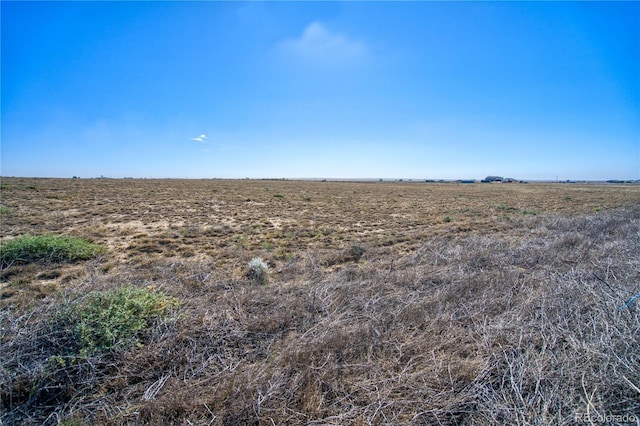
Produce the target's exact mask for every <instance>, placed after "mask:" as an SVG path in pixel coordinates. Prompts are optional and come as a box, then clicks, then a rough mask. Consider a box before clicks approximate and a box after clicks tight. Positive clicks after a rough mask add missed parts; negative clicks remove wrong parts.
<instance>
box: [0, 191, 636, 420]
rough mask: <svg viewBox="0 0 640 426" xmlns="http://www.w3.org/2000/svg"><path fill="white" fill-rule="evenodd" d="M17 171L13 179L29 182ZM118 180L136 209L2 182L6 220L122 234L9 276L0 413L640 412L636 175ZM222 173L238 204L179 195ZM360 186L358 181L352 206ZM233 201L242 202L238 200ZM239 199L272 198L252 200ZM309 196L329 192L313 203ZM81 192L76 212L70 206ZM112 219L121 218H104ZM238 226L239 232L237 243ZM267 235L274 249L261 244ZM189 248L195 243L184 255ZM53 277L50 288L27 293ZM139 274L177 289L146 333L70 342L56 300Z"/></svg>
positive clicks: (23, 416) (237, 416) (569, 416)
mask: <svg viewBox="0 0 640 426" xmlns="http://www.w3.org/2000/svg"><path fill="white" fill-rule="evenodd" d="M61 182H65V183H66V184H68V185H69V186H68V187H67V188H66V189H65V188H64V185H62V183H61ZM5 183H7V184H8V185H9V186H10V189H9V190H8V191H16V192H19V191H22V194H24V193H25V192H26V191H29V189H28V186H33V184H32V183H30V182H29V181H24V182H22V181H17V182H14V181H11V180H9V181H8V182H7V180H5V179H3V184H5ZM118 183H119V184H121V185H122V186H123V189H122V191H123V193H119V192H113V194H112V195H111V196H110V197H111V199H117V198H126V197H138V198H137V200H139V203H138V204H135V203H134V204H132V203H129V207H128V208H130V209H138V211H139V212H140V214H138V215H135V218H134V217H133V216H134V215H133V214H132V213H130V212H129V213H126V212H125V213H117V212H115V211H113V210H114V209H115V210H118V209H124V208H125V207H124V205H125V203H124V202H123V203H122V205H121V206H120V207H114V206H113V205H108V204H107V203H104V202H102V204H100V206H98V205H94V207H93V210H92V209H91V208H89V207H87V205H90V203H89V204H86V203H88V201H87V200H89V198H90V197H89V195H88V194H87V193H88V192H91V191H89V190H88V189H87V188H89V189H92V190H94V193H98V194H101V195H100V196H105V193H102V192H100V188H99V187H100V185H109V186H110V188H111V190H112V191H114V185H116V182H115V181H114V182H111V181H109V182H106V181H105V182H103V181H100V182H98V181H94V182H86V183H85V182H82V183H78V182H71V181H46V182H38V183H37V188H38V193H40V194H41V195H42V193H45V194H46V193H47V191H50V192H53V189H51V188H53V187H55V188H60V189H57V190H56V191H58V192H57V194H59V197H60V198H63V199H66V198H65V197H68V201H67V202H68V203H69V206H68V208H67V210H61V211H59V212H58V213H55V212H54V213H53V214H59V215H60V220H59V221H57V222H55V224H53V225H48V224H47V223H44V222H41V221H42V220H44V219H43V218H44V217H45V213H44V212H41V213H38V205H39V204H38V203H39V202H42V203H48V201H46V200H45V201H38V200H39V199H29V198H27V197H25V198H24V199H23V200H22V201H19V200H20V197H19V196H18V194H13V196H8V197H5V190H4V189H3V204H6V205H8V206H10V207H11V209H12V212H11V213H9V214H8V215H9V219H10V220H9V221H8V222H7V223H3V228H2V232H3V234H2V235H3V236H15V235H19V234H22V233H27V231H28V233H31V234H34V233H38V232H44V231H47V232H59V233H73V234H78V235H86V236H89V237H91V238H92V240H94V241H97V242H101V243H105V244H109V245H110V247H111V248H112V249H111V250H112V251H111V253H110V254H109V255H106V256H104V257H103V258H100V259H97V260H92V261H88V262H87V263H86V264H85V265H84V267H83V269H82V271H78V270H77V269H65V268H67V267H66V266H65V267H59V266H57V267H51V266H49V267H48V268H53V270H54V271H57V272H58V276H56V277H54V278H51V277H49V279H48V280H40V279H38V278H37V276H39V274H43V273H45V272H47V270H45V269H43V268H46V266H43V265H36V266H31V269H29V267H30V266H29V265H26V266H24V265H22V266H12V267H11V268H21V269H20V270H19V271H13V272H12V271H9V270H5V271H3V272H2V274H3V277H5V278H3V279H4V280H5V288H4V289H3V290H2V291H3V299H2V307H1V309H2V310H1V311H0V327H2V330H3V333H2V337H0V345H1V346H0V348H1V352H2V354H1V356H0V401H1V404H2V406H1V408H2V414H1V417H0V420H2V422H3V423H4V424H7V425H9V424H59V423H61V422H65V423H64V424H92V425H93V424H202V425H205V424H214V425H215V424H219V425H223V424H225V425H226V424H228V425H232V424H265V425H270V424H309V425H313V424H323V425H327V424H336V425H338V424H416V425H417V424H450V425H453V424H467V425H476V424H478V425H485V424H512V425H547V424H575V419H576V416H579V415H583V414H585V413H589V414H590V415H592V416H597V415H601V416H603V415H607V414H616V415H624V414H627V415H635V416H637V417H640V392H639V391H638V389H637V388H638V387H639V386H640V367H638V366H639V365H640V362H639V361H640V359H639V358H640V350H639V349H638V348H640V341H639V340H640V337H638V336H639V332H640V329H639V328H640V308H639V307H638V302H640V300H637V301H631V298H632V297H633V296H634V295H636V294H638V293H640V257H639V256H638V253H640V203H638V200H639V197H638V195H639V194H640V192H639V188H638V187H605V186H584V187H572V186H567V185H557V186H553V185H547V186H543V185H541V186H535V185H533V186H526V185H515V186H506V185H470V186H460V185H449V186H446V185H422V184H403V185H399V184H393V185H392V184H383V185H378V184H368V185H367V184H333V183H320V182H317V183H308V184H307V183H300V182H297V183H296V182H255V181H250V182H213V183H210V182H192V183H189V182H182V181H176V182H170V181H169V182H162V185H163V186H162V187H161V190H159V191H158V192H157V193H156V194H154V195H151V194H146V193H145V192H144V191H145V190H146V189H147V188H150V187H151V186H152V185H151V184H150V183H149V182H118ZM213 184H216V185H217V187H216V188H214V189H217V192H215V193H214V194H215V195H213V196H214V197H216V199H217V200H218V205H221V206H227V207H226V208H225V209H223V210H222V211H220V212H219V215H220V216H219V217H218V216H216V220H215V221H214V220H213V219H211V222H209V221H208V219H206V218H204V217H201V218H199V219H198V217H200V216H198V214H197V212H191V213H190V212H189V211H186V210H182V209H188V208H192V209H195V210H198V207H197V204H196V203H197V202H198V200H200V201H202V199H203V198H202V197H204V195H202V194H201V193H205V192H206V193H209V195H211V192H212V189H211V188H210V187H209V186H208V185H213ZM323 184H324V185H325V186H324V187H321V186H320V185H323ZM20 185H24V188H25V189H24V190H20V189H19V188H20ZM50 185H53V186H50ZM74 185H77V186H74ZM83 185H84V186H83ZM127 185H133V186H135V185H138V186H137V187H136V188H137V189H136V191H137V192H136V191H134V190H133V188H131V187H127ZM189 185H192V186H189ZM243 185H244V186H243ZM350 185H353V186H350ZM214 186H215V185H214ZM263 186H264V187H266V188H270V190H269V191H266V190H265V189H264V188H263ZM185 188H190V189H192V192H191V193H189V197H190V198H189V199H190V200H191V201H193V204H192V205H191V207H189V204H188V203H186V202H182V201H181V200H184V199H185V198H184V197H183V198H178V199H177V200H175V201H176V205H179V206H181V207H176V205H171V204H169V203H168V201H167V204H166V205H165V206H166V207H167V213H166V215H160V216H154V213H153V212H154V211H155V212H159V211H160V210H159V206H160V205H161V204H163V203H164V201H163V200H164V199H163V196H162V193H163V191H164V192H166V193H172V194H178V192H179V191H182V192H183V193H185V192H184V191H185ZM243 188H244V191H239V192H233V191H236V190H238V189H243ZM256 188H257V189H256ZM323 188H324V189H323ZM354 190H355V191H362V192H365V191H368V193H367V194H368V195H366V196H364V195H361V197H360V198H356V199H355V200H356V202H351V203H349V202H348V201H347V200H348V199H349V197H350V196H351V194H352V193H353V191H354ZM30 191H33V192H35V190H33V189H31V190H30ZM127 191H131V192H130V193H128V192H127ZM171 191H175V192H171ZM260 191H264V192H265V193H266V194H267V195H264V198H259V196H258V194H259V193H260ZM301 191H305V192H304V193H305V194H307V195H305V197H307V198H308V199H310V200H311V201H308V200H307V199H306V198H302V197H300V195H299V193H300V192H301ZM323 191H324V192H323ZM474 191H477V192H474ZM349 192H351V194H350V193H349ZM426 193H429V194H431V195H430V198H424V197H425V194H426ZM136 194H137V195H136ZM274 194H280V195H282V197H274V196H273V195H274ZM296 194H297V195H296ZM447 194H448V195H447ZM567 194H571V195H567ZM100 196H97V198H96V203H97V202H100V201H99V200H103V199H101V198H99V197H100ZM156 196H157V198H156ZM296 196H297V198H296ZM447 196H448V197H449V202H448V203H446V200H447ZM76 197H77V198H76ZM234 197H237V198H238V199H241V200H242V201H237V203H236V204H233V207H229V206H230V205H231V204H232V201H231V200H232V199H234ZM340 197H342V198H340ZM395 197H397V200H398V201H397V202H396V203H394V202H393V201H391V200H393V199H395ZM545 197H546V199H545ZM567 197H571V199H567ZM601 197H602V198H604V200H600V199H599V198H601ZM246 198H251V199H252V200H254V199H255V200H256V201H251V202H255V203H265V204H264V209H262V210H261V209H259V208H257V207H255V206H254V210H253V211H252V209H251V208H245V209H244V210H243V209H241V208H240V206H242V205H244V204H242V203H245V201H244V200H245V199H246ZM461 198H463V199H461ZM267 200H268V202H269V203H271V204H267ZM286 200H295V201H291V204H287V201H286ZM376 202H377V203H378V204H376ZM300 203H318V206H317V208H312V207H309V209H308V212H306V213H302V212H301V210H300V207H301V204H300ZM398 203H400V204H398ZM402 203H405V204H402ZM439 203H441V204H442V206H444V205H445V204H446V208H445V207H442V206H441V204H439ZM391 204H396V207H393V206H389V205H391ZM502 204H503V205H507V206H512V207H513V208H514V209H515V210H509V209H507V208H503V207H500V206H501V205H502ZM596 204H597V205H596ZM604 205H606V206H607V208H605V209H600V208H599V207H601V206H604ZM102 206H107V207H105V211H104V212H102V213H101V209H102ZM378 206H379V207H378ZM439 206H440V207H439ZM492 206H498V207H492ZM327 207H330V208H333V211H326V210H325V209H324V208H327ZM69 209H78V210H79V211H82V212H83V213H78V214H77V216H74V217H73V218H72V219H68V220H67V219H65V218H70V217H71V216H70V214H69V213H68V210H69ZM340 209H342V210H340ZM378 209H379V210H380V211H378ZM420 209H425V211H421V210H420ZM522 209H528V210H536V212H537V214H536V215H533V214H523V213H522V212H521V210H522ZM143 210H144V213H143ZM594 210H601V211H594ZM74 211H75V210H74ZM118 211H120V210H118ZM214 211H215V210H214ZM358 211H361V213H359V214H360V215H361V216H358V213H357V212H358ZM21 212H22V213H21ZM26 212H31V213H32V214H28V215H26V216H25V215H24V214H23V213H26ZM381 212H383V213H381ZM39 214H40V215H39ZM180 214H182V216H181V217H182V218H183V219H184V220H183V221H182V223H180V224H177V223H178V220H177V219H176V217H177V216H178V215H180ZM189 214H194V215H195V216H194V217H193V219H192V220H190V219H189V217H190V216H189ZM215 214H218V213H215ZM384 214H386V215H387V216H386V218H385V216H384ZM313 215H317V219H313V220H314V222H313V224H311V223H309V222H306V220H311V218H312V217H313ZM447 215H450V216H451V217H453V220H452V221H451V222H444V221H443V220H442V218H443V217H445V216H447ZM234 218H235V219H234ZM367 218H369V219H367ZM119 220H122V223H124V225H123V226H122V227H116V226H113V225H114V224H116V223H120V222H117V221H119ZM134 220H137V221H139V222H140V223H139V224H137V225H135V226H134V225H132V221H134ZM82 221H86V222H82ZM368 221H369V222H368ZM32 222H33V223H32ZM78 222H80V223H78ZM30 223H32V224H30ZM356 223H359V224H360V226H356V225H355V224H356ZM83 224H84V225H83ZM165 224H166V226H165ZM256 224H259V225H260V226H254V225H256ZM269 224H271V225H269ZM225 226H226V227H225ZM51 228H57V229H51ZM365 229H366V230H367V231H368V232H364V233H362V232H363V230H365ZM239 231H244V232H243V234H244V236H245V239H244V241H243V240H242V239H240V241H236V240H237V239H238V238H237V234H238V232H239ZM376 231H380V232H376ZM100 232H102V234H100ZM279 233H282V235H283V236H284V239H281V238H275V237H274V236H275V235H280V234H279ZM138 234H144V236H140V237H136V235H138ZM101 235H102V236H101ZM266 236H271V237H272V238H271V240H272V241H273V247H272V248H269V247H268V246H261V245H260V244H259V243H260V242H261V241H264V239H265V237H266ZM327 239H328V240H330V241H331V243H327V242H326V240H327ZM141 240H144V241H146V242H144V243H141V242H140V241H141ZM190 242H192V244H191V245H190ZM390 242H391V243H390ZM172 244H173V246H172ZM287 244H288V245H287ZM205 247H210V249H209V250H210V251H211V253H212V254H211V255H209V254H208V253H209V252H208V251H206V250H207V249H206V248H205ZM283 247H285V249H286V252H285V251H283V252H282V253H274V252H276V251H278V250H279V249H282V248H283ZM187 248H191V250H192V251H193V253H194V254H193V255H189V256H182V255H181V253H184V252H185V250H187ZM203 251H204V253H203ZM187 253H188V252H187ZM255 256H262V257H263V258H264V259H265V260H268V262H269V263H270V265H269V266H270V269H271V270H272V275H271V281H270V284H269V285H268V286H256V285H251V284H250V282H249V279H248V278H246V266H247V263H248V261H249V260H250V259H251V258H252V257H255ZM69 268H78V266H77V265H76V266H72V267H69ZM47 283H48V284H50V285H53V286H54V289H53V290H51V291H50V292H45V293H44V294H42V295H41V296H40V298H38V299H33V300H29V299H28V298H29V297H30V296H32V295H33V294H34V292H35V288H39V286H41V285H44V284H47ZM129 284H130V285H132V286H134V287H136V286H137V287H144V288H153V289H157V290H159V291H162V292H163V293H164V294H167V295H169V296H173V297H176V298H177V299H179V300H180V302H181V305H180V306H181V307H180V308H179V309H178V310H177V311H175V312H174V313H173V314H172V315H169V316H168V317H167V318H165V319H164V320H162V321H157V322H155V323H153V324H151V325H150V326H149V328H148V329H147V330H146V332H145V333H143V334H141V335H140V336H138V337H139V338H138V341H139V344H138V345H129V346H126V347H118V348H117V349H114V350H111V351H109V352H106V353H100V354H96V355H93V356H90V357H87V356H84V357H83V356H79V355H77V354H72V353H69V349H68V348H70V347H73V342H74V339H75V336H74V334H73V333H72V332H71V331H72V330H71V329H70V328H69V327H70V325H69V324H67V323H65V321H64V315H61V313H63V312H65V311H66V310H68V309H69V307H72V306H75V305H74V304H76V303H77V301H78V300H81V299H82V298H83V297H85V295H86V294H87V293H89V292H91V291H101V290H109V289H113V288H121V287H122V286H124V285H129ZM633 424H635V422H634V423H633Z"/></svg>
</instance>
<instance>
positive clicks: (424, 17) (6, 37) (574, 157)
mask: <svg viewBox="0 0 640 426" xmlns="http://www.w3.org/2000/svg"><path fill="white" fill-rule="evenodd" d="M0 7H1V10H0V11H1V16H2V29H1V31H2V34H1V35H2V51H1V54H2V68H1V78H2V80H1V84H2V85H1V92H2V95H1V96H2V104H1V107H2V110H1V117H2V123H1V124H2V127H1V132H2V133H1V137H2V139H1V154H2V157H1V166H2V169H1V174H2V175H3V176H53V177H70V176H73V175H77V176H81V177H94V176H100V175H104V176H111V177H124V176H132V177H192V178H197V177H223V178H224V177H226V178H244V177H277V178H280V177H286V178H294V177H329V178H331V177H333V178H400V177H402V178H415V179H420V178H446V179H449V178H476V179H477V178H483V177H485V176H486V175H503V176H510V177H515V178H522V179H555V178H556V177H558V178H559V179H638V178H640V3H639V2H621V3H615V2H602V3H600V2H578V3H559V2H541V3H537V2H536V3H525V2H492V3H484V2H469V3H467V2H463V3H439V2H399V3H394V2H372V3H369V2H345V3H334V2H319V3H308V2H276V3H260V2H249V3H243V2H86V3H85V2H69V3H65V2H9V1H2V2H1V3H0Z"/></svg>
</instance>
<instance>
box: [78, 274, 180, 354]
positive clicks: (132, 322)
mask: <svg viewBox="0 0 640 426" xmlns="http://www.w3.org/2000/svg"><path fill="white" fill-rule="evenodd" d="M177 305H178V301H177V300H176V299H175V298H171V297H168V296H166V295H164V294H163V293H161V292H158V291H154V290H150V289H147V288H137V287H133V286H126V287H122V288H119V289H117V290H108V291H101V292H96V293H93V294H90V295H89V296H88V297H87V298H86V299H85V300H84V301H82V302H80V303H79V305H78V306H77V307H75V309H74V313H73V314H72V321H73V322H74V323H75V324H76V327H75V331H76V337H77V341H78V344H79V347H80V355H82V356H88V355H92V354H94V353H97V352H104V351H108V350H111V349H113V348H117V347H122V346H124V345H126V344H127V343H130V342H132V341H133V342H138V339H137V335H138V334H139V333H140V332H142V331H143V330H145V329H147V328H148V327H149V326H150V325H151V324H152V323H153V322H154V321H155V320H157V319H159V318H160V317H162V316H163V315H164V314H165V313H166V311H167V309H169V308H171V307H175V306H177Z"/></svg>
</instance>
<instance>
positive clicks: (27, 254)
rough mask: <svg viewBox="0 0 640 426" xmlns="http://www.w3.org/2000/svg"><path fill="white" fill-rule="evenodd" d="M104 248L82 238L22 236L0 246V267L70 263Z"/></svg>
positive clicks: (90, 255) (86, 257)
mask: <svg viewBox="0 0 640 426" xmlns="http://www.w3.org/2000/svg"><path fill="white" fill-rule="evenodd" d="M104 250H105V248H104V247H103V246H100V245H98V244H93V243H90V242H89V241H86V240H84V239H82V238H77V237H65V236H60V235H35V236H30V235H24V236H21V237H18V238H14V239H13V240H9V241H6V242H3V243H2V244H1V245H0V265H2V267H5V266H8V265H11V264H14V263H15V264H18V263H30V262H71V261H74V260H84V259H91V258H92V257H95V256H97V255H98V254H100V253H102V252H104Z"/></svg>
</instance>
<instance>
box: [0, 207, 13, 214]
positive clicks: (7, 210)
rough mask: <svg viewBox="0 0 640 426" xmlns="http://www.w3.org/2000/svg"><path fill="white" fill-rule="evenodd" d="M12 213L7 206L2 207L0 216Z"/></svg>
mask: <svg viewBox="0 0 640 426" xmlns="http://www.w3.org/2000/svg"><path fill="white" fill-rule="evenodd" d="M9 213H11V209H10V208H9V207H7V206H0V215H3V214H9Z"/></svg>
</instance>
